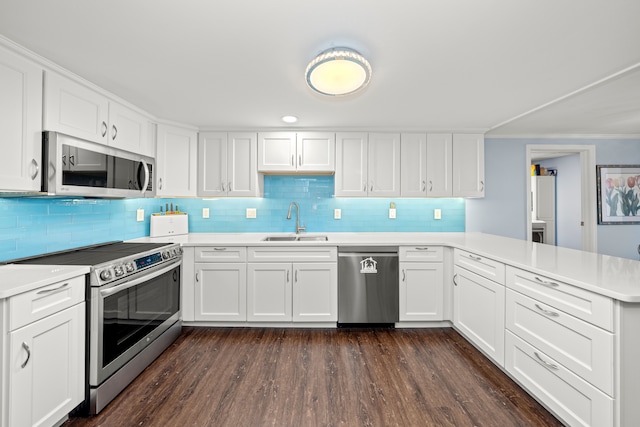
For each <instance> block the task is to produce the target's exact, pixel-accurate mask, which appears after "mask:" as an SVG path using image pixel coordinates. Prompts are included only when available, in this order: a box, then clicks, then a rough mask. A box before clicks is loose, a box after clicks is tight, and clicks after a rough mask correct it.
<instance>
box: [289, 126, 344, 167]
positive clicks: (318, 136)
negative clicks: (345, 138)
mask: <svg viewBox="0 0 640 427" xmlns="http://www.w3.org/2000/svg"><path fill="white" fill-rule="evenodd" d="M296 141H297V143H296V152H297V160H296V161H297V163H296V169H297V170H298V171H310V172H333V171H335V169H336V136H335V134H334V133H332V132H301V133H298V134H297V136H296Z"/></svg>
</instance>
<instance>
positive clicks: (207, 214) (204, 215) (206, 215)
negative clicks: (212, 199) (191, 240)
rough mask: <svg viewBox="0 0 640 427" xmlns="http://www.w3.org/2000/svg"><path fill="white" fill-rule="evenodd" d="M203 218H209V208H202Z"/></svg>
mask: <svg viewBox="0 0 640 427" xmlns="http://www.w3.org/2000/svg"><path fill="white" fill-rule="evenodd" d="M202 218H209V208H202Z"/></svg>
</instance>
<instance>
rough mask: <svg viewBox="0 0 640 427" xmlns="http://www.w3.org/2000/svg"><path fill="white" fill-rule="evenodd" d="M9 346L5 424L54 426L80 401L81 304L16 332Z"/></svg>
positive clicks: (82, 378) (82, 358)
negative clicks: (7, 421) (7, 412)
mask: <svg viewBox="0 0 640 427" xmlns="http://www.w3.org/2000/svg"><path fill="white" fill-rule="evenodd" d="M9 341H10V342H9V346H10V355H11V357H10V360H11V362H10V367H9V379H8V381H9V386H8V388H9V417H8V418H9V425H11V426H36V425H38V426H40V425H43V426H44V425H54V424H55V423H56V422H58V421H59V420H61V419H62V418H63V417H64V416H65V415H67V414H68V413H69V412H70V411H71V410H72V409H73V408H75V407H76V406H77V405H78V404H79V403H80V402H82V401H83V400H84V382H85V372H84V366H85V305H84V303H81V304H77V305H75V306H73V307H70V308H68V309H66V310H63V311H60V312H58V313H56V314H53V315H51V316H48V317H45V318H44V319H42V320H39V321H37V322H34V323H31V324H29V325H27V326H24V327H22V328H19V329H16V330H15V331H13V332H11V333H10V334H9Z"/></svg>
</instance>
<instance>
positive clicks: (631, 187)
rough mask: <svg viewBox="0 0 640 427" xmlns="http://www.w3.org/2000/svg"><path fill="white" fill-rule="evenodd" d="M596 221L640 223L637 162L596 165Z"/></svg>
mask: <svg viewBox="0 0 640 427" xmlns="http://www.w3.org/2000/svg"><path fill="white" fill-rule="evenodd" d="M596 176H597V181H598V185H597V186H598V224H640V165H598V166H596Z"/></svg>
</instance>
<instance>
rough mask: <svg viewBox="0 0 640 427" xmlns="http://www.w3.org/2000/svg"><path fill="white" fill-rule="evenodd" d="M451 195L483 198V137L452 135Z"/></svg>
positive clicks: (476, 135)
mask: <svg viewBox="0 0 640 427" xmlns="http://www.w3.org/2000/svg"><path fill="white" fill-rule="evenodd" d="M453 195H454V196H455V197H484V135H482V134H454V135H453Z"/></svg>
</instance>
